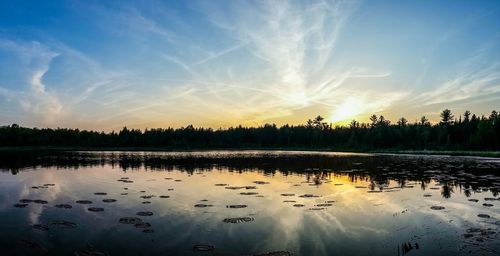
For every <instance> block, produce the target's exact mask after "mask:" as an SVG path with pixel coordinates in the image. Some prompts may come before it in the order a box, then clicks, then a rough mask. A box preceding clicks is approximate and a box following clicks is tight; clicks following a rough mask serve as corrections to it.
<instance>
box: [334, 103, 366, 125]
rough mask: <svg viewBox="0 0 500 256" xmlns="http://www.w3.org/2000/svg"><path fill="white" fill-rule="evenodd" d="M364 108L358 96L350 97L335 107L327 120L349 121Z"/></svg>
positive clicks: (336, 121) (335, 121)
mask: <svg viewBox="0 0 500 256" xmlns="http://www.w3.org/2000/svg"><path fill="white" fill-rule="evenodd" d="M364 109H365V104H364V103H363V101H362V100H360V99H359V98H354V97H350V98H347V99H346V100H344V102H343V103H342V104H340V105H339V106H338V107H337V108H335V109H334V110H333V111H332V113H331V115H330V117H329V120H330V121H331V122H332V123H340V122H342V121H346V120H348V121H350V120H351V119H354V118H355V117H356V116H358V115H359V114H361V113H363V111H364Z"/></svg>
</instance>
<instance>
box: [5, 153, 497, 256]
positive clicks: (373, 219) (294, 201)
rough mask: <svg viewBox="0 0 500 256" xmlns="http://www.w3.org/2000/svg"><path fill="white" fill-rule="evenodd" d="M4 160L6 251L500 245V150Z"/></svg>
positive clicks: (424, 250) (473, 248)
mask: <svg viewBox="0 0 500 256" xmlns="http://www.w3.org/2000/svg"><path fill="white" fill-rule="evenodd" d="M0 170H1V172H0V227H1V233H0V255H406V254H407V255H499V253H500V235H499V234H500V209H499V205H500V202H499V201H500V197H499V195H498V193H499V192H500V161H499V160H495V159H486V158H460V157H443V156H439V157H433V156H389V155H362V154H335V153H311V152H275V151H274V152H266V151H242V152H224V151H215V152H197V153H156V152H155V153H144V152H76V153H75V152H73V153H57V154H56V153H34V152H31V153H0ZM201 250H206V251H205V252H203V251H201ZM273 253H274V254H273Z"/></svg>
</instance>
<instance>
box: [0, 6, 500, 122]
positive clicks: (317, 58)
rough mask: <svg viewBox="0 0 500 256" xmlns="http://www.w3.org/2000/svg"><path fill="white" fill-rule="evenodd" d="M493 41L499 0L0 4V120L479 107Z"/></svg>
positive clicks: (496, 85)
mask: <svg viewBox="0 0 500 256" xmlns="http://www.w3.org/2000/svg"><path fill="white" fill-rule="evenodd" d="M499 48H500V2H498V1H430V0H429V1H289V2H287V1H135V2H134V1H1V2H0V120H1V124H0V125H4V124H11V123H19V124H21V125H24V126H38V127H57V126H59V127H74V128H76V127H79V128H86V129H97V130H112V129H115V130H116V129H120V128H121V127H122V126H125V125H126V126H128V127H134V128H147V127H150V128H151V127H166V126H173V127H179V126H185V125H187V124H193V125H195V126H210V127H227V126H231V125H237V124H243V125H252V126H256V125H261V124H263V123H266V122H274V123H278V124H283V123H292V124H297V123H303V122H304V121H305V120H307V119H308V118H310V117H313V116H315V115H318V114H320V115H322V116H325V117H326V118H327V120H328V121H330V122H334V123H338V124H342V123H345V122H348V121H350V120H352V119H357V120H360V121H366V120H367V117H368V116H369V115H371V114H373V113H375V114H378V115H380V114H382V115H384V116H386V117H387V118H390V119H392V120H396V119H397V118H399V117H401V116H405V117H406V118H407V119H409V120H410V121H414V120H416V119H418V118H419V117H420V116H421V115H426V116H428V117H429V118H431V120H437V119H438V114H439V112H440V111H441V110H442V109H443V108H445V107H447V108H450V109H452V110H453V111H454V112H455V113H456V115H458V114H459V113H462V112H463V111H464V110H466V109H469V110H471V111H473V112H475V113H478V114H488V113H489V112H490V111H491V110H492V109H497V110H498V109H500V49H499Z"/></svg>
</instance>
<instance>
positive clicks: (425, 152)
mask: <svg viewBox="0 0 500 256" xmlns="http://www.w3.org/2000/svg"><path fill="white" fill-rule="evenodd" d="M254 150H262V151H265V150H268V151H307V152H332V153H334V152H338V153H366V154H396V155H441V156H478V157H493V158H500V151H467V150H352V149H333V148H252V147H248V148H154V147H51V146H21V147H0V153H1V152H27V151H122V152H126V151H144V152H193V151H254Z"/></svg>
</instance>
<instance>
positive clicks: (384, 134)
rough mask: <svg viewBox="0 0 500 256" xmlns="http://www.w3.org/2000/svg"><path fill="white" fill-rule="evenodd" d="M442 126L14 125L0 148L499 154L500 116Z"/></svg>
mask: <svg viewBox="0 0 500 256" xmlns="http://www.w3.org/2000/svg"><path fill="white" fill-rule="evenodd" d="M440 117H441V121H440V122H439V123H436V124H431V123H430V122H429V120H428V119H427V118H426V117H425V116H423V117H422V118H420V120H418V121H416V122H413V123H410V122H408V120H407V119H406V118H404V117H402V118H400V119H399V120H397V121H396V122H395V123H392V122H391V121H390V120H387V119H386V118H384V116H383V115H380V116H377V115H372V116H371V117H370V122H369V123H359V122H357V121H355V120H353V121H352V122H351V123H350V124H349V125H346V126H332V125H331V124H328V123H326V122H324V118H323V117H321V116H317V117H316V118H314V119H310V120H308V121H307V122H306V123H305V124H302V125H288V124H286V125H283V126H280V127H278V126H276V125H275V124H265V125H262V126H259V127H244V126H241V125H240V126H237V127H230V128H226V129H212V128H203V127H200V128H196V127H193V126H192V125H188V126H186V127H181V128H157V129H146V130H144V131H142V130H139V129H128V128H127V127H124V128H123V129H122V130H120V131H119V132H115V131H112V132H108V133H105V132H97V131H88V130H79V129H65V128H56V129H51V128H43V129H39V128H26V127H21V126H19V125H17V124H13V125H8V126H2V127H0V146H1V147H18V146H41V147H43V146H51V147H75V148H76V147H81V148H161V149H217V148H219V149H222V148H234V149H242V148H286V149H331V150H354V151H364V150H377V149H388V150H389V149H394V150H500V116H499V114H498V112H497V111H492V112H491V114H490V115H489V116H476V115H475V114H472V113H471V112H470V111H465V112H464V113H463V114H461V115H460V116H459V117H458V118H457V117H455V116H454V115H453V113H452V112H451V111H450V110H449V109H445V110H443V111H442V112H441V115H440Z"/></svg>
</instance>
